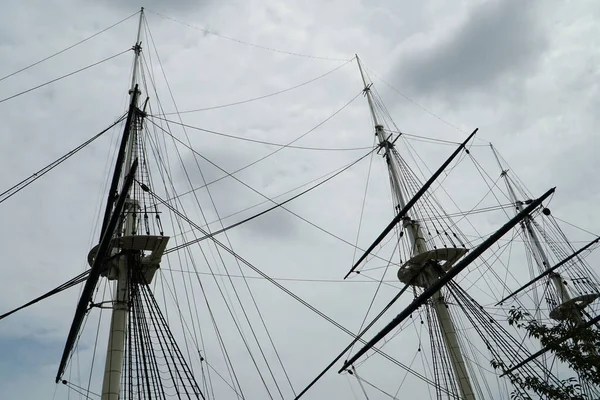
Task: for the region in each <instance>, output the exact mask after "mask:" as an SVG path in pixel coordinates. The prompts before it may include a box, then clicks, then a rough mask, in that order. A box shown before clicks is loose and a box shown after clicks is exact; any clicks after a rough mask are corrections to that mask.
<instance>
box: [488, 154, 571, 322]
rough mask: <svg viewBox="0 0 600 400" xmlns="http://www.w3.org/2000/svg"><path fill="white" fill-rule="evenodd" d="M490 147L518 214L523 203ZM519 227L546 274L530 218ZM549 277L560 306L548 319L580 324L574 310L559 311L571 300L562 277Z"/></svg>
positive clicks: (543, 255) (546, 264)
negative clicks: (565, 319)
mask: <svg viewBox="0 0 600 400" xmlns="http://www.w3.org/2000/svg"><path fill="white" fill-rule="evenodd" d="M490 147H491V149H492V153H494V157H495V158H496V162H497V163H498V166H499V167H500V171H501V173H500V176H501V177H502V178H503V179H504V182H505V184H506V188H507V190H508V195H509V197H510V201H511V202H512V203H513V204H514V205H515V210H516V212H517V213H518V212H520V211H521V210H522V209H523V202H522V201H520V200H519V199H517V195H516V193H515V190H514V187H513V185H512V183H511V181H510V179H509V178H508V169H504V167H503V166H502V163H501V162H500V158H499V157H498V154H497V153H496V149H494V146H492V144H491V143H490ZM521 227H522V229H523V233H524V236H525V240H526V241H528V242H529V243H530V247H531V249H532V254H533V258H534V259H535V261H536V263H537V264H538V265H539V266H540V269H541V271H540V272H542V273H543V272H546V271H547V270H548V269H549V268H550V267H551V264H550V261H549V260H548V256H547V255H546V252H545V251H544V248H543V247H542V244H541V242H540V240H539V237H538V235H537V233H536V231H535V230H534V229H533V223H532V219H531V216H529V215H527V216H526V217H525V218H524V219H523V222H522V223H521ZM549 277H550V280H551V281H552V284H553V285H554V288H555V290H556V293H557V295H558V299H559V301H560V304H558V306H557V307H556V308H555V309H554V310H552V312H551V313H550V317H551V318H554V319H564V318H565V317H566V318H568V319H571V320H572V321H574V322H575V323H577V324H581V322H582V319H581V315H580V314H579V312H577V310H576V309H575V308H572V307H563V309H560V307H561V306H563V305H567V304H570V302H571V300H572V299H571V296H570V295H569V292H568V290H567V287H566V285H565V283H564V281H563V279H562V277H561V276H560V274H559V273H558V272H556V271H552V272H550V273H549ZM559 309H560V312H559V314H560V317H559V315H557V314H556V313H554V311H555V310H559Z"/></svg>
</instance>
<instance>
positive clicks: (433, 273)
mask: <svg viewBox="0 0 600 400" xmlns="http://www.w3.org/2000/svg"><path fill="white" fill-rule="evenodd" d="M356 60H357V63H358V68H359V70H360V74H361V77H362V80H363V84H364V86H365V88H364V93H365V95H366V97H367V101H368V103H369V109H370V110H371V116H372V118H373V123H374V125H375V135H376V136H377V139H378V140H379V146H380V147H381V148H382V149H383V150H384V151H385V159H386V162H387V165H388V172H389V175H390V179H391V183H392V190H393V192H394V195H395V196H396V199H397V200H398V203H399V204H398V206H399V208H401V209H402V208H404V207H405V206H406V201H405V195H404V193H403V191H402V185H401V183H402V178H401V174H400V169H399V165H398V164H397V160H396V158H395V157H393V154H392V150H393V148H394V144H393V143H392V142H390V141H389V140H388V139H389V138H390V136H391V135H389V134H388V133H386V131H385V128H384V127H383V125H381V124H380V123H379V121H378V118H377V115H376V113H375V107H374V102H373V98H372V96H373V95H372V93H371V85H370V84H367V80H366V78H365V74H364V72H363V68H362V65H361V62H360V59H359V58H358V56H356ZM402 225H403V227H404V228H405V229H406V232H407V234H408V238H409V240H410V243H411V244H412V258H411V260H409V261H408V262H407V263H406V264H405V265H404V266H403V268H401V269H400V270H399V272H398V278H399V279H400V281H402V282H404V283H410V284H411V285H413V286H421V287H425V288H427V287H429V286H430V285H431V284H432V283H433V282H434V281H435V280H437V279H438V278H439V276H441V273H443V272H444V271H441V273H440V271H439V268H440V266H439V265H438V264H437V261H441V260H444V261H446V263H445V264H444V269H448V268H450V266H451V264H452V260H456V259H458V258H460V256H462V255H463V254H464V252H462V251H461V250H462V249H436V250H430V249H428V247H427V243H426V242H425V239H424V237H423V234H422V232H421V228H420V224H419V222H418V221H417V220H414V219H412V218H411V217H410V215H409V214H408V213H407V215H406V216H405V217H404V218H403V220H402ZM432 306H433V309H434V310H435V315H436V317H437V319H438V322H439V326H440V329H441V333H442V337H443V342H444V345H445V347H446V351H447V352H448V355H449V358H450V362H451V365H452V370H453V373H454V377H455V379H456V383H457V386H458V388H459V391H460V398H461V399H465V400H474V399H475V394H474V392H473V387H472V384H471V380H470V377H469V375H468V373H467V368H466V365H465V359H464V355H463V353H462V350H461V348H460V346H459V343H458V338H457V334H456V328H455V326H454V322H453V320H452V317H451V315H450V312H449V311H448V305H447V303H446V301H445V300H444V297H443V295H442V293H441V291H438V292H436V293H435V294H434V295H433V297H432Z"/></svg>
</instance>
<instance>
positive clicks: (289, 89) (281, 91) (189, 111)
mask: <svg viewBox="0 0 600 400" xmlns="http://www.w3.org/2000/svg"><path fill="white" fill-rule="evenodd" d="M353 60H354V58H352V59H350V60H348V61H346V62H345V63H343V64H341V65H339V66H337V67H335V68H334V69H332V70H330V71H328V72H326V73H324V74H322V75H319V76H317V77H316V78H313V79H310V80H308V81H306V82H302V83H300V84H298V85H294V86H292V87H289V88H287V89H282V90H278V91H276V92H272V93H269V94H265V95H262V96H258V97H253V98H250V99H246V100H240V101H234V102H233V103H227V104H219V105H217V106H211V107H204V108H196V109H194V110H186V111H179V112H170V113H164V114H158V115H157V116H165V115H177V114H189V113H193V112H200V111H208V110H216V109H219V108H225V107H231V106H237V105H240V104H246V103H250V102H253V101H257V100H262V99H266V98H268V97H272V96H276V95H278V94H282V93H286V92H289V91H291V90H294V89H298V88H300V87H302V86H305V85H308V84H309V83H312V82H315V81H317V80H319V79H321V78H324V77H326V76H327V75H329V74H332V73H333V72H335V71H337V70H338V69H340V68H342V67H344V66H345V65H347V64H349V63H351V62H352V61H353Z"/></svg>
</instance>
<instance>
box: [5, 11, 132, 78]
mask: <svg viewBox="0 0 600 400" xmlns="http://www.w3.org/2000/svg"><path fill="white" fill-rule="evenodd" d="M139 13H140V12H139V11H137V12H135V13H133V14H131V15H130V16H129V17H127V18H123V19H122V20H120V21H119V22H116V23H114V24H112V25H111V26H109V27H107V28H104V29H102V30H101V31H99V32H96V33H94V34H93V35H92V36H88V37H86V38H85V39H82V40H80V41H79V42H77V43H75V44H72V45H70V46H69V47H65V48H64V49H62V50H60V51H57V52H56V53H54V54H52V55H50V56H48V57H45V58H42V59H41V60H39V61H36V62H34V63H33V64H29V65H28V66H26V67H23V68H21V69H19V70H17V71H15V72H12V73H10V74H8V75H5V76H3V77H2V78H0V82H2V81H3V80H5V79H8V78H10V77H11V76H14V75H17V74H18V73H20V72H23V71H26V70H28V69H29V68H31V67H35V66H36V65H38V64H41V63H43V62H44V61H47V60H49V59H51V58H54V57H56V56H58V55H60V54H62V53H64V52H66V51H68V50H71V49H72V48H74V47H77V46H79V45H80V44H82V43H85V42H87V41H88V40H90V39H93V38H95V37H96V36H98V35H100V34H102V33H104V32H106V31H108V30H109V29H112V28H114V27H115V26H117V25H120V24H121V23H123V22H125V21H127V20H128V19H130V18H131V17H133V16H135V15H138V14H139Z"/></svg>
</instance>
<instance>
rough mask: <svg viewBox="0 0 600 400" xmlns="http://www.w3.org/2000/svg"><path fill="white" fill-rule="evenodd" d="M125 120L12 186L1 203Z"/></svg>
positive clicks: (119, 120) (1, 199) (115, 123)
mask: <svg viewBox="0 0 600 400" xmlns="http://www.w3.org/2000/svg"><path fill="white" fill-rule="evenodd" d="M124 118H125V115H123V116H121V118H119V119H118V120H116V121H115V122H114V123H113V124H112V125H110V126H109V127H108V128H106V129H104V130H103V131H101V132H100V133H97V134H96V135H94V136H93V137H91V138H90V139H88V140H87V141H85V142H83V143H82V144H80V145H79V146H77V147H75V148H74V149H73V150H71V151H69V152H68V153H67V154H65V155H63V156H62V157H59V158H57V159H56V160H54V161H52V162H51V163H50V164H48V165H46V166H45V167H44V168H42V169H40V170H39V171H37V172H34V173H33V174H32V175H30V176H29V177H28V178H25V179H23V180H22V181H20V182H19V183H17V184H15V185H14V186H12V187H10V188H8V189H6V190H5V191H4V192H2V193H0V203H3V202H4V201H6V200H8V199H9V198H10V197H12V196H14V195H15V194H17V193H18V192H20V191H21V190H23V189H25V188H26V187H27V186H29V185H31V184H32V183H33V182H35V181H36V180H37V179H39V178H41V177H42V176H44V175H45V174H46V173H48V172H50V171H51V170H53V169H54V168H55V167H57V166H58V165H60V164H61V163H62V162H64V161H66V160H67V159H69V158H70V157H71V156H73V155H74V154H75V153H77V152H78V151H79V150H81V149H83V148H84V147H86V146H87V145H89V144H90V143H92V142H93V141H94V140H96V139H98V138H99V137H100V136H102V135H103V134H104V133H106V132H107V131H109V130H110V129H112V128H113V127H114V126H115V125H117V124H118V123H119V122H121V121H123V119H124Z"/></svg>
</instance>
